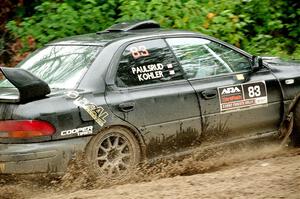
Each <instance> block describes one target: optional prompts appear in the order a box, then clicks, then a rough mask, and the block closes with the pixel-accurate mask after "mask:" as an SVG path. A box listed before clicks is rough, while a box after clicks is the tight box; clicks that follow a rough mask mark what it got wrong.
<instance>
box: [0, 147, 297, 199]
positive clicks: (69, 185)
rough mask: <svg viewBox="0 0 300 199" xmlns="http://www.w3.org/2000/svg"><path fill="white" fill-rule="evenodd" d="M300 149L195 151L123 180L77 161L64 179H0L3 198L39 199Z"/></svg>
mask: <svg viewBox="0 0 300 199" xmlns="http://www.w3.org/2000/svg"><path fill="white" fill-rule="evenodd" d="M299 154H300V150H298V149H290V148H287V147H285V148H280V147H279V144H267V145H263V146H245V145H241V146H239V147H237V146H235V147H220V148H217V149H208V150H199V151H195V152H194V153H193V154H190V155H189V156H185V157H180V158H171V159H158V160H156V161H153V162H145V163H143V164H141V165H140V166H139V167H138V168H137V169H136V170H134V171H132V173H131V174H130V177H128V178H127V179H123V180H114V181H112V180H103V179H99V178H97V177H95V176H91V175H90V173H89V171H88V167H87V165H86V163H85V161H84V160H83V159H82V160H80V161H78V160H77V161H74V162H73V163H72V164H71V165H70V167H69V169H68V171H67V173H66V174H65V175H64V176H63V177H59V176H47V175H34V176H25V177H24V176H0V186H1V188H0V198H1V199H2V198H3V199H6V198H39V197H43V196H48V197H49V195H51V193H55V194H57V193H59V194H68V193H72V192H74V191H78V190H91V189H98V190H99V189H106V188H110V187H114V186H117V185H123V184H136V183H142V182H150V181H155V180H158V179H161V178H169V177H175V176H190V175H194V174H203V173H211V172H215V171H221V170H227V169H230V168H233V167H236V166H238V165H239V164H243V163H244V164H245V163H247V162H249V161H251V160H264V159H270V158H276V157H281V156H284V157H289V156H295V155H299Z"/></svg>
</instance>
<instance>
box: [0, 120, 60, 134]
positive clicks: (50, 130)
mask: <svg viewBox="0 0 300 199" xmlns="http://www.w3.org/2000/svg"><path fill="white" fill-rule="evenodd" d="M54 133H55V127H54V126H53V125H52V124H50V123H48V122H45V121H40V120H5V121H0V138H33V137H40V136H50V135H53V134H54Z"/></svg>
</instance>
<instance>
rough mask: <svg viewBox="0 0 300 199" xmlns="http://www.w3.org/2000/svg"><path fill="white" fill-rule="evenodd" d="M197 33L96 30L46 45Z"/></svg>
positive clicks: (98, 43) (164, 30)
mask: <svg viewBox="0 0 300 199" xmlns="http://www.w3.org/2000/svg"><path fill="white" fill-rule="evenodd" d="M183 34H184V35H187V34H189V35H199V33H195V32H191V31H184V30H167V29H161V28H147V29H140V30H130V31H111V32H106V31H102V32H97V33H90V34H84V35H76V36H72V37H66V38H62V39H58V40H54V41H53V42H51V43H49V44H48V45H89V46H90V45H93V46H103V47H104V46H106V45H108V44H109V43H112V42H115V41H119V40H122V39H135V38H143V37H155V36H156V37H157V36H176V35H183Z"/></svg>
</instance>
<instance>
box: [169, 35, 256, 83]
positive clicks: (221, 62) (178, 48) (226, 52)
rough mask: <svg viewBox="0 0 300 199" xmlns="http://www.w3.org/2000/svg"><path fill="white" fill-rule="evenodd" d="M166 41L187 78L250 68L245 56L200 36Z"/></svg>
mask: <svg viewBox="0 0 300 199" xmlns="http://www.w3.org/2000/svg"><path fill="white" fill-rule="evenodd" d="M167 42H168V44H169V45H170V47H171V48H172V50H173V51H174V54H175V55H176V57H177V59H178V60H179V62H180V64H181V66H182V68H183V70H184V72H185V73H186V75H187V77H188V78H203V77H209V76H214V75H219V74H226V73H233V72H239V71H245V70H250V62H249V60H248V58H247V57H246V56H244V55H242V54H240V53H238V52H236V51H234V50H232V49H230V48H228V47H225V46H223V45H221V44H218V43H216V42H213V41H210V40H207V39H202V38H170V39H167Z"/></svg>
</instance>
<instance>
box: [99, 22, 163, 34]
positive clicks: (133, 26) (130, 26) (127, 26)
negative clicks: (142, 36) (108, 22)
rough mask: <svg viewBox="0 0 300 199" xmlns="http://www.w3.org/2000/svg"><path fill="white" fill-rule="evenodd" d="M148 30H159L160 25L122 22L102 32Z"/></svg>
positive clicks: (155, 23)
mask: <svg viewBox="0 0 300 199" xmlns="http://www.w3.org/2000/svg"><path fill="white" fill-rule="evenodd" d="M148 28H160V25H159V24H158V23H157V22H156V21H153V20H147V21H131V22H123V23H118V24H114V25H112V26H111V27H109V28H107V29H106V30H104V32H123V31H125V32H126V31H130V30H142V29H148Z"/></svg>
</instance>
